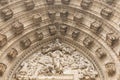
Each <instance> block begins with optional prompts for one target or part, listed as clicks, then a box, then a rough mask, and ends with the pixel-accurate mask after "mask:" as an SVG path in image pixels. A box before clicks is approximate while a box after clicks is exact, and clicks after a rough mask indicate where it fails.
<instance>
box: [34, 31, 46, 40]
mask: <svg viewBox="0 0 120 80" xmlns="http://www.w3.org/2000/svg"><path fill="white" fill-rule="evenodd" d="M35 37H36V39H37V40H42V39H43V37H44V35H43V33H42V32H41V30H36V32H35Z"/></svg>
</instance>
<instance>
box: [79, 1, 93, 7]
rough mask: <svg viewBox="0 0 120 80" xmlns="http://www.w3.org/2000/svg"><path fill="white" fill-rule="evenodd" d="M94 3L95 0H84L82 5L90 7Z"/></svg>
mask: <svg viewBox="0 0 120 80" xmlns="http://www.w3.org/2000/svg"><path fill="white" fill-rule="evenodd" d="M92 3H93V0H82V2H81V7H82V8H83V9H88V8H90V7H91V5H92Z"/></svg>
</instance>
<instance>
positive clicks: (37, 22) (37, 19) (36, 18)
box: [33, 14, 42, 25]
mask: <svg viewBox="0 0 120 80" xmlns="http://www.w3.org/2000/svg"><path fill="white" fill-rule="evenodd" d="M40 22H42V17H41V15H40V14H34V15H33V23H34V25H40Z"/></svg>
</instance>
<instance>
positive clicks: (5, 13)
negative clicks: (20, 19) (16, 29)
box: [1, 8, 13, 21]
mask: <svg viewBox="0 0 120 80" xmlns="http://www.w3.org/2000/svg"><path fill="white" fill-rule="evenodd" d="M1 15H2V17H3V19H4V20H5V21H6V20H8V19H10V18H12V17H13V11H12V10H11V9H10V8H4V9H2V11H1Z"/></svg>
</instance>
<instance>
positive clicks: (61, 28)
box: [60, 25, 68, 35]
mask: <svg viewBox="0 0 120 80" xmlns="http://www.w3.org/2000/svg"><path fill="white" fill-rule="evenodd" d="M67 29H68V26H67V25H61V26H60V33H61V34H62V35H65V34H66V33H67Z"/></svg>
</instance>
